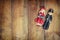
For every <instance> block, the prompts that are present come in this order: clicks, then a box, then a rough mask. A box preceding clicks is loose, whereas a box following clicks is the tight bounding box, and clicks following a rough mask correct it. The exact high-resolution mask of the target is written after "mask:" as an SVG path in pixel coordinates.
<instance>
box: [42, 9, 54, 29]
mask: <svg viewBox="0 0 60 40" xmlns="http://www.w3.org/2000/svg"><path fill="white" fill-rule="evenodd" d="M52 14H53V9H49V10H48V12H47V15H46V17H45V22H44V25H43V29H48V28H49V25H50V23H51V21H52Z"/></svg>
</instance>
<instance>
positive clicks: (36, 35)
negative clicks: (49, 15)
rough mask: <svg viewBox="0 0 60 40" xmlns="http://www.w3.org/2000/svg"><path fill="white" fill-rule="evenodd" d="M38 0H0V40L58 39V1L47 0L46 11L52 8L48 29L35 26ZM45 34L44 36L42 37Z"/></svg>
mask: <svg viewBox="0 0 60 40" xmlns="http://www.w3.org/2000/svg"><path fill="white" fill-rule="evenodd" d="M40 2H41V1H39V0H0V40H44V39H46V40H60V14H59V13H60V9H59V8H60V1H56V0H47V1H46V2H45V7H46V12H47V11H48V9H49V8H53V9H54V14H53V20H52V22H51V24H50V27H49V29H48V30H46V31H45V34H44V30H43V29H42V27H39V26H36V23H35V22H34V19H35V18H36V17H37V14H38V10H39V7H40ZM44 35H45V38H44Z"/></svg>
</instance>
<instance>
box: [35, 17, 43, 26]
mask: <svg viewBox="0 0 60 40" xmlns="http://www.w3.org/2000/svg"><path fill="white" fill-rule="evenodd" d="M35 22H37V23H39V24H42V25H43V24H44V20H43V19H42V18H39V17H38V18H36V19H35Z"/></svg>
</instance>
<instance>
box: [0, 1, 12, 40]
mask: <svg viewBox="0 0 60 40" xmlns="http://www.w3.org/2000/svg"><path fill="white" fill-rule="evenodd" d="M2 1H3V0H2ZM0 2H1V1H0ZM3 3H4V4H2V5H3V15H2V28H3V31H2V40H12V37H11V36H12V34H11V1H10V0H4V1H3Z"/></svg>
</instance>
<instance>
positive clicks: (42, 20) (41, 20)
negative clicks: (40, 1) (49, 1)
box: [35, 7, 53, 29]
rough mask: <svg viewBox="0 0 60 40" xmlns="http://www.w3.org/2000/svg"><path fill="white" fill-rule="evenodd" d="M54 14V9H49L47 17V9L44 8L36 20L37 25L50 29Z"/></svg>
mask: <svg viewBox="0 0 60 40" xmlns="http://www.w3.org/2000/svg"><path fill="white" fill-rule="evenodd" d="M52 14H53V9H49V10H48V12H47V15H45V8H44V7H42V8H41V9H40V10H39V12H38V16H37V18H36V19H35V22H36V25H38V26H42V27H43V29H48V28H49V25H50V23H51V21H52Z"/></svg>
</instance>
